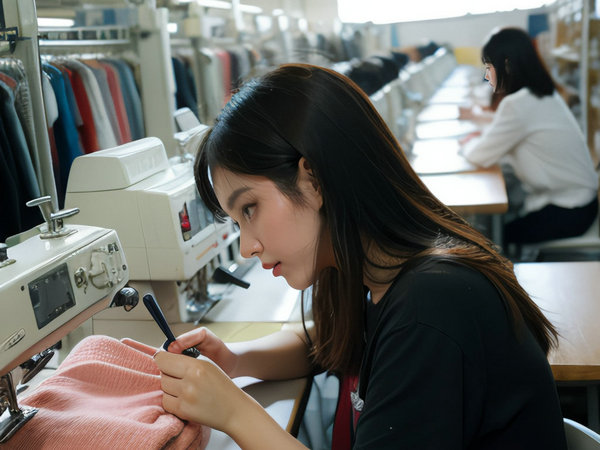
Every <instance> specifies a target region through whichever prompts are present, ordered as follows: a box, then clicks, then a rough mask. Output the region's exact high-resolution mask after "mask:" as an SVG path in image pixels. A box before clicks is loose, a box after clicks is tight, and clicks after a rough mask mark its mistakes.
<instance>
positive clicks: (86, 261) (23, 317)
mask: <svg viewBox="0 0 600 450" xmlns="http://www.w3.org/2000/svg"><path fill="white" fill-rule="evenodd" d="M48 199H49V197H48ZM2 250H3V253H4V252H6V254H3V255H2V258H0V259H1V261H0V415H1V419H2V420H1V422H0V425H1V426H0V442H3V441H4V439H8V438H10V436H11V435H12V434H13V433H14V432H15V431H16V430H18V429H19V428H20V427H21V426H22V425H23V424H24V423H25V422H27V420H29V419H30V418H31V417H32V416H33V415H34V414H35V412H36V410H35V409H31V408H25V409H23V410H21V409H20V408H19V407H18V405H17V401H16V390H15V387H16V385H17V384H18V383H19V382H25V381H23V380H26V379H30V378H31V377H33V376H34V375H35V374H36V373H37V372H38V371H39V370H40V369H41V368H43V366H44V365H45V364H46V362H47V360H48V359H49V357H51V356H52V352H51V351H49V350H48V349H49V348H50V347H52V346H53V345H55V344H56V343H57V342H58V341H60V340H61V339H62V338H63V337H65V336H66V335H67V334H68V333H69V332H70V331H72V330H74V329H75V328H77V327H78V326H79V325H81V324H82V323H83V322H84V321H85V320H87V319H89V318H90V317H92V316H93V315H94V314H96V313H97V312H99V311H101V310H102V309H105V308H107V307H108V306H110V305H111V302H112V301H113V299H114V298H115V295H116V294H117V293H118V292H120V290H121V288H123V287H124V286H125V284H126V283H127V281H128V277H129V268H128V265H127V262H126V260H125V255H124V254H123V252H122V251H121V243H120V241H119V238H118V237H117V234H116V232H115V231H114V230H109V229H104V228H98V227H91V226H85V225H70V226H68V227H64V228H63V227H62V225H61V226H60V229H59V230H58V232H57V233H55V234H54V235H52V236H50V235H49V233H44V232H43V230H42V232H41V233H40V234H35V235H33V236H31V237H29V238H27V239H25V240H23V241H22V242H19V243H18V244H16V245H14V246H12V247H8V248H7V247H5V246H3V248H2ZM38 353H39V355H36V354H38ZM30 358H31V359H30Z"/></svg>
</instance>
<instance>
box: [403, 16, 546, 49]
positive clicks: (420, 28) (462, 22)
mask: <svg viewBox="0 0 600 450" xmlns="http://www.w3.org/2000/svg"><path fill="white" fill-rule="evenodd" d="M543 11H544V10H542V9H540V10H525V11H522V10H517V11H510V12H501V13H493V14H477V15H471V16H463V17H455V18H451V19H438V20H427V21H421V22H405V23H400V24H397V25H396V31H397V35H398V39H399V43H400V46H405V45H414V44H420V43H422V42H427V41H430V40H431V41H435V42H437V43H438V44H450V45H451V46H452V47H480V46H481V45H482V44H483V43H484V41H485V39H486V38H487V36H488V34H489V33H490V31H491V30H492V29H493V28H495V27H504V26H517V27H521V28H524V29H527V17H528V16H529V14H532V13H540V12H543Z"/></svg>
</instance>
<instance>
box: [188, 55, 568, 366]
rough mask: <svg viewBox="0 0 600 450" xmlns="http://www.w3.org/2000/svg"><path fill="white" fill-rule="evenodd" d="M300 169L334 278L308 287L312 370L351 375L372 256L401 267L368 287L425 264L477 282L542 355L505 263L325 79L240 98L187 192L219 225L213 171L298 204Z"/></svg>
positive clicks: (338, 82)
mask: <svg viewBox="0 0 600 450" xmlns="http://www.w3.org/2000/svg"><path fill="white" fill-rule="evenodd" d="M301 157H304V158H306V160H307V161H308V163H309V164H310V167H311V168H312V170H313V174H314V176H315V178H316V180H317V182H318V185H319V186H320V188H321V193H322V197H323V207H322V209H321V212H320V213H321V216H322V218H323V223H324V224H325V226H326V227H327V231H328V233H329V235H330V236H331V242H332V246H333V250H334V254H335V259H336V268H327V269H325V270H323V271H322V272H321V273H320V274H318V278H317V280H316V281H315V284H314V286H313V298H312V300H313V315H314V320H315V327H316V339H315V341H314V347H313V355H314V358H315V362H316V363H317V364H318V365H320V366H321V367H323V368H326V369H331V370H338V371H341V372H344V373H356V372H357V371H358V368H359V365H360V361H361V356H362V352H363V346H364V343H363V327H364V324H363V317H364V311H363V308H364V305H365V303H364V302H365V297H364V291H363V280H364V277H370V275H369V274H370V272H369V269H372V268H378V269H380V268H382V265H383V264H382V263H381V262H378V261H371V260H369V259H368V257H367V255H369V254H371V253H370V249H371V248H373V249H377V250H379V251H380V252H383V253H384V254H385V255H389V256H390V257H392V258H393V259H395V260H398V261H404V262H403V263H398V264H397V265H395V266H393V267H388V266H385V265H383V268H385V269H389V274H390V275H389V277H388V279H387V280H381V279H378V280H376V281H379V282H390V281H391V280H392V279H393V278H394V277H395V276H396V275H397V273H398V271H399V270H400V271H402V270H406V269H407V268H408V267H413V266H414V265H416V264H418V263H419V262H423V261H429V260H431V259H432V258H444V259H447V260H453V261H457V262H460V263H462V264H465V265H468V266H470V267H473V268H474V269H476V270H478V271H480V272H481V273H483V275H485V276H486V277H487V278H488V279H489V280H490V281H491V282H492V283H493V284H494V285H495V286H496V288H497V289H498V291H499V292H500V293H501V295H502V297H503V299H504V300H505V302H506V305H507V309H508V310H509V311H510V313H511V315H512V317H513V318H514V319H515V324H522V323H523V321H525V323H526V324H527V325H528V326H529V327H530V329H531V330H532V332H533V334H534V335H535V337H536V339H537V340H538V342H539V343H540V345H541V347H542V348H543V349H544V351H546V352H547V351H548V349H549V348H550V346H551V344H552V342H553V340H556V332H555V330H554V328H553V327H552V325H551V324H550V322H548V320H546V318H545V317H544V316H543V314H542V313H541V312H540V311H539V309H538V308H537V307H536V305H535V304H534V303H533V302H532V301H531V299H530V298H529V297H528V295H527V294H526V293H525V292H524V291H523V289H522V288H521V286H520V285H519V283H518V282H517V280H516V278H515V275H514V273H513V270H512V265H511V264H510V262H509V261H508V260H506V259H505V258H504V257H502V256H501V255H500V254H499V253H498V252H497V251H496V250H495V249H494V248H493V244H492V243H491V242H489V241H488V240H487V239H486V238H485V237H484V236H483V235H481V234H480V233H479V232H477V231H476V230H474V229H473V228H472V227H471V226H469V225H468V224H467V223H466V222H465V221H464V220H463V219H462V218H460V217H459V216H458V215H456V214H455V213H453V212H452V211H451V210H449V209H448V208H447V207H446V206H445V205H443V204H442V203H441V202H440V201H439V200H438V199H437V198H436V197H434V196H433V195H432V194H431V193H430V192H429V190H428V189H427V188H426V187H425V185H424V184H423V183H422V182H421V180H420V179H419V177H418V176H417V175H416V174H415V173H414V171H413V170H412V169H411V166H410V164H409V163H408V161H407V159H406V157H405V155H404V154H403V152H402V149H401V148H400V145H399V144H398V142H397V141H396V139H395V138H394V136H393V135H392V133H391V132H390V130H389V128H388V127H387V126H386V124H385V122H384V121H383V119H382V118H381V116H379V114H378V113H377V111H376V110H375V108H374V107H373V105H372V104H371V102H370V101H369V98H368V97H367V96H366V95H365V94H364V92H362V91H361V90H360V89H359V88H358V87H357V86H356V85H355V84H354V83H353V82H352V81H350V80H349V79H348V78H346V77H344V76H342V75H340V74H338V73H336V72H334V71H332V70H328V69H325V68H321V67H316V66H310V65H303V64H290V65H284V66H281V67H279V68H278V69H276V70H274V71H272V72H269V73H268V74H267V75H265V76H263V77H262V78H260V79H258V80H253V81H250V82H248V83H247V84H246V85H245V86H243V87H242V88H241V90H240V91H239V92H238V93H237V94H235V95H234V96H233V98H232V99H231V101H230V103H229V104H228V105H227V106H226V107H225V108H224V110H223V111H222V113H221V114H220V116H219V117H218V119H217V121H216V123H215V125H214V127H213V128H212V130H210V131H209V133H208V134H207V135H206V136H205V138H204V140H203V142H202V143H201V146H200V149H199V152H198V156H197V158H196V163H195V169H194V170H195V175H196V182H197V184H198V189H199V192H200V195H201V197H202V199H203V200H204V202H205V203H206V205H207V206H208V208H209V209H210V210H211V211H213V213H214V214H215V216H216V217H218V218H223V217H224V216H225V213H224V211H223V210H222V209H221V206H220V205H219V203H218V201H217V198H216V197H215V193H214V191H213V187H212V184H211V180H210V170H211V169H214V168H215V167H221V168H224V169H227V170H229V171H233V172H236V173H241V174H248V175H258V176H264V177H267V178H268V179H270V180H272V181H273V182H274V183H275V184H276V185H277V186H278V187H279V189H280V190H281V191H282V192H283V193H284V194H285V195H287V196H288V197H289V198H290V199H291V200H292V201H296V202H301V200H302V199H301V196H300V194H299V193H298V190H297V187H296V181H297V179H296V178H297V172H298V162H299V160H300V158H301ZM365 247H367V248H365ZM370 278H371V279H372V277H370Z"/></svg>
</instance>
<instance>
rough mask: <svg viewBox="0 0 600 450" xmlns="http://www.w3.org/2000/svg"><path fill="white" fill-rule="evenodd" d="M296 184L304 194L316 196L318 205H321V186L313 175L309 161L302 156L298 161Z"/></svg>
mask: <svg viewBox="0 0 600 450" xmlns="http://www.w3.org/2000/svg"><path fill="white" fill-rule="evenodd" d="M298 186H299V187H300V189H301V190H302V192H303V193H304V194H305V195H308V196H309V197H318V201H319V207H320V205H322V203H323V202H322V198H321V187H320V186H319V183H318V182H317V179H316V177H315V176H314V173H313V170H312V168H311V166H310V163H309V162H308V161H307V160H306V158H305V157H304V156H303V157H302V158H300V160H299V161H298Z"/></svg>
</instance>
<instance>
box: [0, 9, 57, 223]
mask: <svg viewBox="0 0 600 450" xmlns="http://www.w3.org/2000/svg"><path fill="white" fill-rule="evenodd" d="M0 5H1V11H0V27H1V30H0V42H1V43H2V44H3V45H2V51H1V55H2V56H3V57H6V56H10V57H11V58H15V59H18V60H21V61H22V63H23V65H24V67H25V73H26V78H27V83H28V85H29V94H30V101H31V113H32V116H33V117H32V120H33V124H32V125H33V130H34V134H35V136H34V141H35V142H34V145H35V147H36V148H34V149H32V159H33V164H34V168H35V172H36V176H37V179H38V184H39V187H40V192H41V194H42V195H49V196H50V197H52V206H53V209H54V210H55V211H57V210H58V200H57V194H56V185H55V182H54V174H53V170H52V155H51V150H50V141H49V139H48V132H47V124H46V116H45V108H44V97H43V94H42V81H41V69H40V55H39V51H38V45H37V34H38V29H37V20H36V17H37V16H36V9H35V0H1V2H0Z"/></svg>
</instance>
